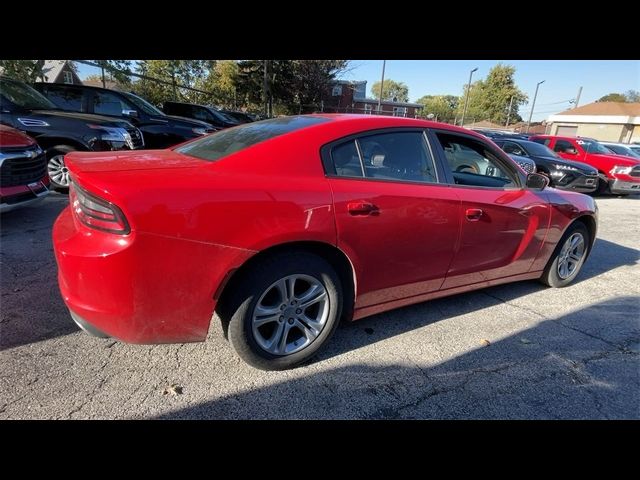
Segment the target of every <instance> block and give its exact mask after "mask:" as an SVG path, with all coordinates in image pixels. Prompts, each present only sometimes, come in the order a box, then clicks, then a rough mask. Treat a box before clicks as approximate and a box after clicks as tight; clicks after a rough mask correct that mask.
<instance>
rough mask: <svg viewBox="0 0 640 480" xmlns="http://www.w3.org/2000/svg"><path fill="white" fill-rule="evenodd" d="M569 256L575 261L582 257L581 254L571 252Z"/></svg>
mask: <svg viewBox="0 0 640 480" xmlns="http://www.w3.org/2000/svg"><path fill="white" fill-rule="evenodd" d="M569 258H571V259H572V260H575V261H576V262H579V261H580V259H581V258H582V255H579V254H577V253H571V254H569Z"/></svg>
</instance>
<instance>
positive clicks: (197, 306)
mask: <svg viewBox="0 0 640 480" xmlns="http://www.w3.org/2000/svg"><path fill="white" fill-rule="evenodd" d="M53 245H54V251H55V256H56V262H57V264H58V284H59V287H60V292H61V294H62V297H63V299H64V302H65V304H66V305H67V307H68V308H69V310H71V312H72V317H74V320H75V321H76V323H78V324H79V325H80V327H81V328H83V330H87V331H90V332H93V331H96V332H99V334H101V335H107V336H110V337H114V338H117V339H119V340H122V341H124V342H129V343H144V344H153V343H182V342H194V341H202V340H204V339H205V338H206V335H207V332H208V329H209V323H210V321H211V317H212V315H213V311H214V309H215V306H216V301H215V300H214V298H213V297H214V293H215V292H216V289H217V288H218V285H219V284H220V283H221V282H222V279H223V278H224V277H225V274H226V273H227V272H228V271H229V270H230V269H232V268H236V267H237V266H239V265H240V264H241V263H242V262H244V260H246V259H247V258H249V257H250V256H251V255H252V252H250V251H246V250H242V249H236V248H231V247H224V246H219V245H212V244H208V243H204V242H194V241H190V240H185V239H177V238H172V237H165V236H159V235H153V234H148V233H142V232H132V233H130V234H129V235H114V234H109V233H102V232H100V231H97V230H93V229H89V228H87V227H85V226H84V225H82V224H76V220H75V219H74V217H73V215H72V213H71V210H70V209H69V207H67V208H66V209H65V210H63V212H62V213H61V214H60V216H59V217H58V219H57V220H56V222H55V224H54V227H53Z"/></svg>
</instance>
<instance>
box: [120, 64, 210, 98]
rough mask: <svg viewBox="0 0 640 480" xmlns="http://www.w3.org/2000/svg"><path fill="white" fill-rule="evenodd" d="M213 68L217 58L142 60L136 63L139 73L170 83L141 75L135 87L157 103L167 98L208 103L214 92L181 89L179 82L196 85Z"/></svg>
mask: <svg viewBox="0 0 640 480" xmlns="http://www.w3.org/2000/svg"><path fill="white" fill-rule="evenodd" d="M214 67H215V60H142V61H140V62H138V65H137V66H136V70H137V72H136V73H138V74H140V75H145V76H148V77H151V78H154V79H158V80H162V81H164V82H167V83H168V84H167V83H159V82H156V81H154V80H151V79H147V78H139V79H137V80H136V81H135V82H134V83H133V85H132V88H133V91H135V92H136V93H137V94H138V95H140V96H142V97H144V98H146V99H147V100H149V101H150V102H151V103H153V104H156V105H162V103H163V102H165V101H167V100H176V101H183V102H196V103H207V100H208V99H209V98H208V97H211V95H206V94H201V93H198V92H194V91H191V90H187V89H183V88H179V87H178V85H183V86H186V87H191V88H196V86H195V85H196V84H198V83H199V82H201V81H202V80H203V79H204V78H206V77H207V76H208V75H209V74H210V71H211V70H212V69H213V68H214Z"/></svg>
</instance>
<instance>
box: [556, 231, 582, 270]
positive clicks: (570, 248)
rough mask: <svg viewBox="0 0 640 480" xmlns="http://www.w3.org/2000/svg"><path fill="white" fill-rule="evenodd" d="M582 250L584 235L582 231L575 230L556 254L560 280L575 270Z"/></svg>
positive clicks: (580, 258)
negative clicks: (557, 254)
mask: <svg viewBox="0 0 640 480" xmlns="http://www.w3.org/2000/svg"><path fill="white" fill-rule="evenodd" d="M584 252H585V242H584V237H583V236H582V233H580V232H576V233H574V234H573V235H571V236H570V237H569V238H568V239H567V241H566V242H565V243H564V245H563V246H562V250H560V254H559V256H558V276H559V277H560V278H561V279H562V280H566V279H567V278H569V277H570V276H571V275H573V274H574V273H575V272H576V270H577V268H578V266H579V265H580V261H581V260H582V257H584Z"/></svg>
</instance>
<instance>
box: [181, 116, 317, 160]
mask: <svg viewBox="0 0 640 480" xmlns="http://www.w3.org/2000/svg"><path fill="white" fill-rule="evenodd" d="M327 121H329V120H328V119H326V118H322V117H311V116H295V117H281V118H274V119H271V120H264V121H262V122H254V123H245V124H243V125H240V126H237V127H234V128H229V129H226V130H221V131H219V132H217V133H214V134H211V135H207V136H206V137H202V138H199V139H197V140H193V141H191V142H189V143H186V144H184V145H182V146H180V147H177V148H176V149H175V150H176V152H180V153H183V154H185V155H189V156H192V157H196V158H200V159H202V160H209V161H216V160H219V159H221V158H223V157H226V156H227V155H231V154H232V153H235V152H238V151H240V150H242V149H245V148H248V147H251V146H252V145H255V144H257V143H260V142H264V141H265V140H269V139H271V138H274V137H277V136H278V135H283V134H285V133H290V132H293V131H295V130H299V129H302V128H305V127H310V126H312V125H316V124H319V123H324V122H327Z"/></svg>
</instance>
